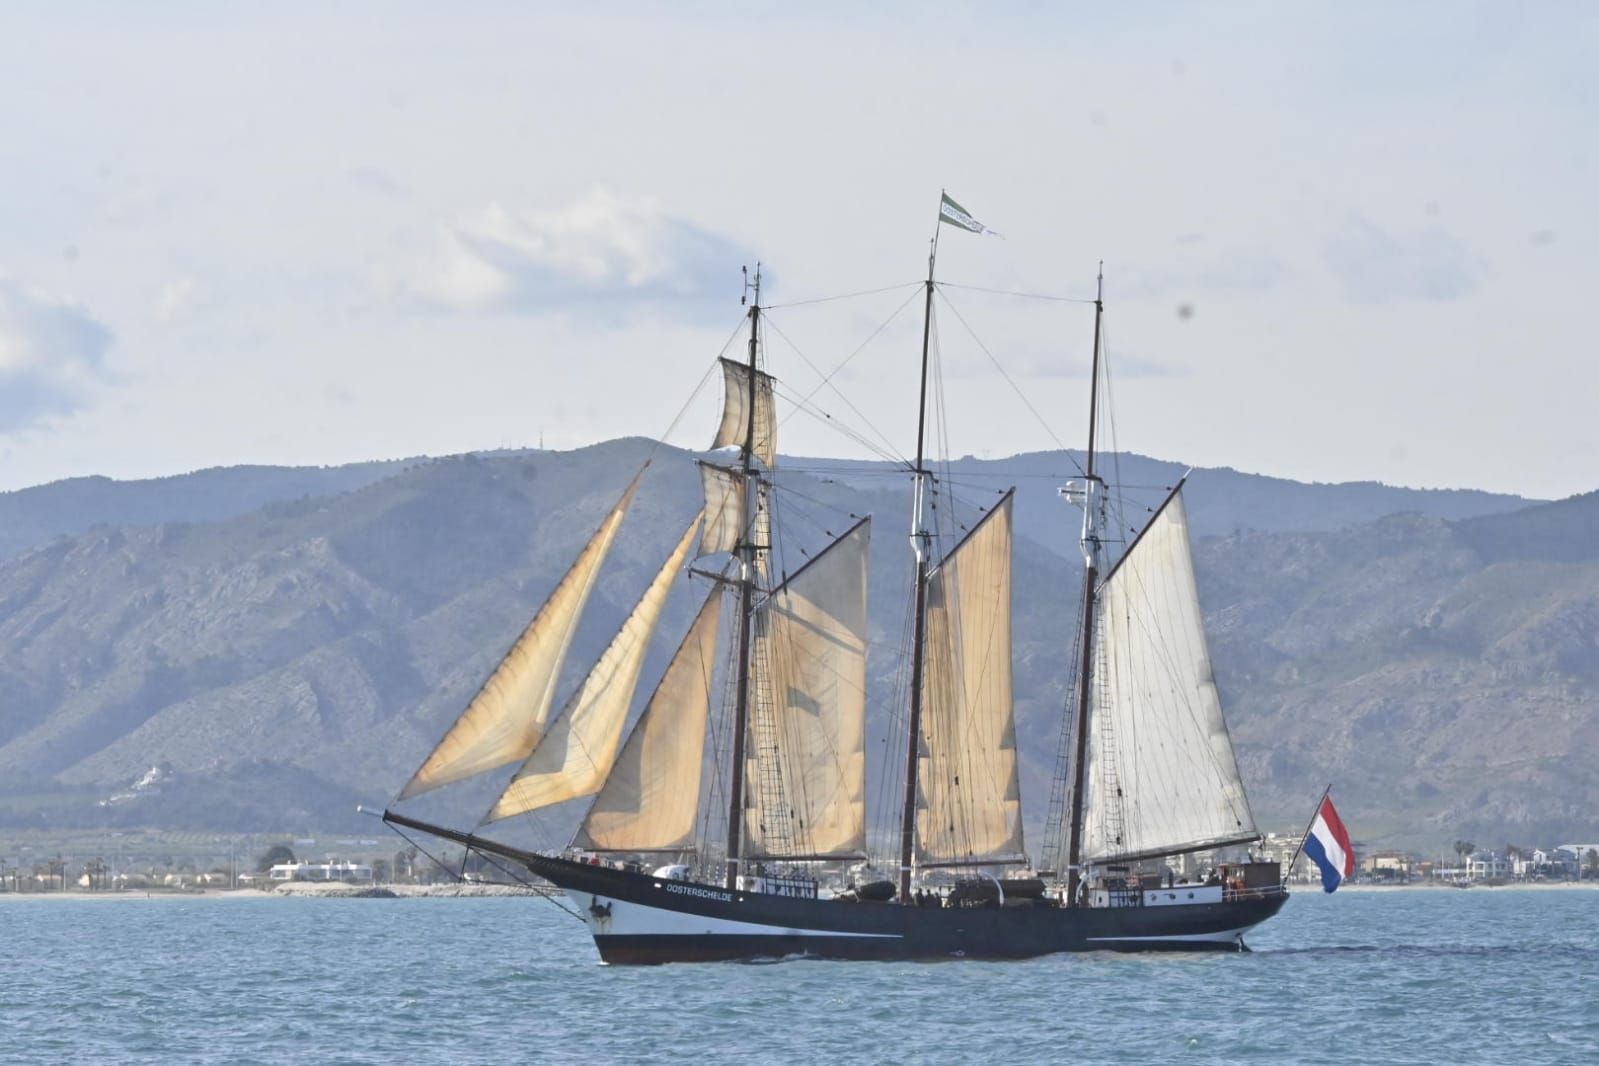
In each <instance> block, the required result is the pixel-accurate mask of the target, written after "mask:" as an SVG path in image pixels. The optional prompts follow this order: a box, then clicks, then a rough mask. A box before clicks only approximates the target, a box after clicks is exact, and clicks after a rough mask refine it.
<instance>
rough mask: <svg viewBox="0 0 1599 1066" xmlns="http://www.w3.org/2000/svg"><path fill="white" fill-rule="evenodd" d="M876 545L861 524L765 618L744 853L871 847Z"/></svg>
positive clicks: (783, 590)
mask: <svg viewBox="0 0 1599 1066" xmlns="http://www.w3.org/2000/svg"><path fill="white" fill-rule="evenodd" d="M870 540H871V520H870V519H869V518H863V519H861V520H860V521H859V522H857V523H856V524H855V525H854V526H853V527H851V529H850V530H849V531H848V532H847V533H845V534H844V535H843V536H841V537H840V538H839V539H837V540H835V541H834V542H833V543H832V544H831V545H829V546H828V547H827V548H825V549H824V550H823V551H822V552H821V554H819V555H817V556H816V557H815V558H814V559H812V560H811V561H810V562H809V563H807V564H806V565H805V566H804V567H802V568H801V569H800V570H799V571H797V572H796V573H795V574H794V576H793V577H791V578H789V579H788V580H787V581H786V582H784V583H783V584H782V585H781V586H779V587H778V588H777V589H775V590H773V592H772V594H771V595H770V596H769V597H768V598H767V600H766V601H765V602H764V603H763V604H762V605H761V606H760V607H759V608H758V609H757V611H756V615H755V620H754V624H755V640H754V653H753V668H754V673H755V676H756V685H757V692H758V695H757V697H756V705H755V707H754V708H753V709H752V711H751V721H750V724H749V731H750V740H749V742H748V748H747V749H746V750H747V751H748V755H747V757H746V760H745V764H746V769H745V796H746V802H745V811H744V842H745V844H744V852H743V853H744V856H745V857H746V858H763V857H770V858H784V857H786V858H798V857H811V858H823V857H835V856H837V857H845V856H857V855H861V854H863V853H864V852H865V849H866V813H865V793H866V565H867V564H866V559H867V548H868V546H869V544H870Z"/></svg>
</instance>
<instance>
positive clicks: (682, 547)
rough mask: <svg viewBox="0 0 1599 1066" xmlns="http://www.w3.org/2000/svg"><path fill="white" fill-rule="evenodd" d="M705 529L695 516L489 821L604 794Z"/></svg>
mask: <svg viewBox="0 0 1599 1066" xmlns="http://www.w3.org/2000/svg"><path fill="white" fill-rule="evenodd" d="M699 526H700V516H699V515H695V516H694V521H693V522H691V523H690V524H689V527H688V532H686V533H684V534H683V539H682V540H680V541H678V544H677V548H676V549H675V550H674V551H673V552H672V555H671V557H670V558H668V559H667V560H666V565H665V566H663V567H661V570H660V572H659V573H657V574H656V575H655V580H654V581H652V582H650V586H649V588H648V589H646V590H645V592H644V595H643V596H642V597H640V599H639V601H638V604H637V605H636V606H635V607H634V608H633V611H632V613H631V614H629V615H628V617H627V621H625V622H623V623H622V628H621V629H619V630H618V631H617V633H616V636H615V637H613V638H612V639H611V643H610V646H609V647H607V648H606V649H605V652H604V654H602V655H601V656H600V660H599V662H597V663H595V664H594V669H593V670H591V671H589V675H588V677H587V678H585V679H584V681H583V684H582V686H581V687H580V688H579V689H578V690H577V692H576V693H574V694H573V696H572V698H571V699H570V700H568V701H567V704H566V706H565V707H564V708H563V709H562V712H561V715H560V717H559V718H558V719H557V720H556V722H555V724H554V725H553V726H552V727H551V728H550V730H549V732H548V733H546V734H545V735H544V738H543V739H542V740H540V741H539V743H538V746H537V747H535V748H534V749H533V751H532V753H531V754H530V755H528V757H527V760H526V761H525V762H523V764H522V768H521V769H520V770H518V771H517V772H516V776H515V777H513V778H512V779H511V783H510V784H509V785H508V786H506V789H505V792H504V794H503V795H501V796H500V798H499V800H498V802H496V803H495V804H494V807H493V808H492V809H491V810H490V811H489V813H488V815H487V816H486V817H485V818H484V819H483V820H484V821H485V822H496V821H499V820H500V819H502V818H510V817H512V816H513V815H517V814H525V813H526V812H528V811H535V810H538V809H540V808H541V807H548V806H550V805H551V804H555V803H561V802H563V801H565V800H569V799H576V798H577V797H579V796H590V795H593V794H594V793H595V792H597V791H599V788H600V786H601V785H602V784H603V783H604V782H605V775H606V774H608V773H610V772H611V764H612V763H614V762H615V761H616V750H617V747H618V745H619V744H620V743H621V740H622V726H623V725H625V724H626V723H627V712H628V709H629V708H630V707H631V706H632V704H633V692H634V690H635V689H636V688H637V687H638V679H639V672H640V671H641V670H642V669H643V668H644V655H645V653H646V652H648V651H649V645H650V638H651V637H653V636H654V635H655V626H656V623H658V622H659V621H660V620H661V610H662V609H663V608H664V607H665V606H666V597H667V595H668V594H669V593H670V592H671V591H672V580H673V579H674V578H676V577H677V575H678V572H679V571H680V570H682V569H683V563H684V561H685V560H686V559H687V558H688V553H689V549H690V548H692V547H693V545H694V535H695V534H696V533H697V532H698V531H699Z"/></svg>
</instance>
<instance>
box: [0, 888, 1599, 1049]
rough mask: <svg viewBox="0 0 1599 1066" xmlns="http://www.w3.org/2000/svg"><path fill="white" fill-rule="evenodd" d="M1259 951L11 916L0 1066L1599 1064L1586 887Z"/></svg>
mask: <svg viewBox="0 0 1599 1066" xmlns="http://www.w3.org/2000/svg"><path fill="white" fill-rule="evenodd" d="M1249 941H1250V946H1251V947H1252V948H1253V949H1254V950H1253V951H1252V952H1251V953H1249V954H1225V955H1114V954H1109V953H1095V954H1090V955H1063V956H1055V957H1051V958H1044V959H1035V960H1031V961H1024V962H1008V963H986V962H970V961H959V962H956V961H951V962H942V963H859V962H856V963H849V962H842V963H841V962H826V961H816V960H794V961H784V962H775V963H769V964H738V963H722V964H710V965H677V966H664V967H655V968H632V967H614V966H602V965H600V963H599V962H598V960H597V956H596V954H595V951H594V947H593V945H592V942H591V941H590V940H589V938H588V935H587V933H586V932H585V931H584V929H583V927H582V926H581V925H580V924H579V923H578V922H577V921H576V920H574V919H573V918H572V917H570V916H568V915H567V914H564V913H562V912H561V911H559V910H557V909H556V908H555V907H554V906H553V905H551V904H550V903H549V902H547V901H544V900H540V899H535V898H511V899H393V900H348V899H346V900H339V899H320V900H319V899H271V898H255V899H236V898H227V897H202V898H187V899H173V898H159V897H158V898H153V899H144V898H141V897H135V898H128V897H122V898H116V899H110V900H72V899H54V900H52V899H42V900H40V899H33V900H26V899H9V900H8V899H7V898H6V897H3V896H0V965H3V971H0V1061H4V1062H84V1061H92V1062H126V1061H164V1062H179V1063H190V1062H196V1063H200V1062H204V1063H212V1062H214V1063H241V1062H243V1063H252V1062H262V1063H275V1062H317V1063H435V1062H437V1063H455V1062H462V1063H464V1062H474V1063H478V1062H481V1063H543V1062H557V1063H563V1062H572V1063H584V1064H590V1066H591V1064H593V1063H597V1062H631V1061H667V1060H673V1061H678V1062H694V1063H701V1062H783V1063H809V1062H822V1063H855V1062H861V1063H876V1062H884V1063H906V1062H912V1063H920V1062H928V1063H949V1062H974V1063H989V1062H993V1063H1004V1064H1006V1066H1009V1064H1014V1063H1031V1062H1130V1061H1136V1062H1144V1063H1153V1062H1164V1061H1172V1060H1178V1061H1185V1062H1228V1063H1232V1062H1326V1061H1330V1060H1343V1061H1366V1062H1389V1063H1395V1062H1416V1063H1421V1062H1426V1063H1438V1062H1449V1063H1501V1062H1512V1061H1527V1062H1542V1063H1585V1062H1599V892H1596V891H1584V890H1577V889H1573V890H1565V891H1560V890H1518V889H1511V888H1497V889H1481V888H1479V889H1473V890H1471V891H1466V892H1462V891H1457V890H1444V891H1423V890H1388V891H1365V892H1360V891H1345V892H1340V893H1338V894H1336V895H1334V896H1330V897H1328V896H1323V895H1322V894H1321V893H1319V892H1314V891H1301V892H1299V893H1296V895H1295V896H1294V898H1293V899H1291V900H1290V901H1289V903H1288V906H1287V907H1286V908H1285V909H1284V910H1283V912H1282V913H1281V914H1280V915H1279V916H1278V917H1277V918H1276V919H1274V920H1272V921H1271V922H1269V923H1267V924H1266V925H1265V926H1263V927H1261V928H1260V929H1258V930H1257V931H1255V932H1254V933H1253V934H1251V936H1250V937H1249Z"/></svg>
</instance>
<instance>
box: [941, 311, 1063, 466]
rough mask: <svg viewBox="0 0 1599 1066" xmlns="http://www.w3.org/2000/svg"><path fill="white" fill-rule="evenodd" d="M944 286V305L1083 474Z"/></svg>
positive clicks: (1057, 445) (1058, 438)
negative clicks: (945, 291) (945, 290)
mask: <svg viewBox="0 0 1599 1066" xmlns="http://www.w3.org/2000/svg"><path fill="white" fill-rule="evenodd" d="M943 288H944V286H943V284H942V283H940V284H939V286H938V289H939V290H940V291H939V294H938V296H939V299H941V300H943V301H944V305H945V306H946V307H948V308H949V309H950V312H951V313H952V314H954V316H955V320H956V321H958V322H959V323H960V324H961V326H962V327H963V328H964V329H965V330H966V332H967V334H968V335H970V337H971V338H972V340H973V342H975V343H976V345H977V347H978V348H980V349H982V352H983V354H984V355H986V356H988V361H989V362H990V363H993V364H994V369H996V370H998V371H999V374H1000V377H1002V378H1004V379H1005V384H1007V385H1009V386H1010V387H1011V391H1012V392H1014V393H1015V394H1016V395H1017V397H1018V398H1019V399H1020V400H1021V401H1022V404H1023V406H1025V407H1026V408H1027V410H1028V411H1030V412H1032V415H1033V417H1034V418H1035V419H1037V420H1038V424H1039V425H1040V426H1042V427H1043V428H1044V432H1045V433H1047V434H1049V439H1050V440H1052V441H1054V442H1055V447H1057V448H1059V449H1060V450H1061V451H1062V452H1065V453H1066V458H1068V459H1070V460H1071V463H1072V465H1073V466H1075V467H1076V468H1077V472H1078V474H1079V475H1082V474H1083V468H1082V464H1080V463H1078V461H1077V459H1076V457H1075V456H1073V455H1072V454H1071V450H1070V449H1069V448H1067V447H1066V444H1065V442H1064V441H1062V440H1061V439H1060V437H1058V436H1056V435H1055V431H1054V430H1053V429H1051V428H1050V425H1049V423H1048V422H1047V421H1045V420H1044V416H1043V415H1042V414H1040V413H1039V411H1038V408H1036V407H1034V406H1033V401H1031V400H1029V399H1028V398H1027V394H1026V393H1025V392H1023V391H1022V390H1021V387H1020V386H1018V385H1017V384H1016V381H1015V379H1013V378H1012V377H1011V376H1010V373H1009V372H1008V371H1006V369H1005V367H1004V365H1003V364H1001V363H1000V361H999V360H998V359H997V358H996V357H995V356H994V353H993V352H991V351H989V348H988V345H986V344H984V343H983V339H982V338H981V337H979V336H978V335H977V331H976V330H974V329H972V326H971V323H969V322H967V321H966V318H965V316H964V315H962V314H961V313H960V308H958V307H956V306H955V304H954V302H953V301H952V300H950V298H949V297H948V296H946V295H945V294H944V292H943V291H942V290H943Z"/></svg>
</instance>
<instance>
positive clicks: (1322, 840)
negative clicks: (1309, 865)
mask: <svg viewBox="0 0 1599 1066" xmlns="http://www.w3.org/2000/svg"><path fill="white" fill-rule="evenodd" d="M1305 854H1306V855H1309V856H1310V857H1311V858H1312V859H1313V860H1315V863H1316V865H1317V866H1319V867H1321V887H1322V888H1323V889H1324V890H1325V891H1328V892H1336V891H1338V886H1339V885H1341V884H1343V881H1344V878H1346V877H1349V876H1350V875H1351V874H1353V873H1354V872H1355V847H1354V845H1353V844H1351V843H1350V842H1349V830H1347V829H1345V828H1344V820H1343V819H1342V818H1340V817H1338V811H1337V810H1336V809H1334V807H1333V801H1332V797H1331V796H1324V797H1322V801H1321V810H1319V811H1317V812H1316V817H1315V819H1314V820H1313V821H1312V822H1311V823H1310V832H1309V833H1306V834H1305Z"/></svg>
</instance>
